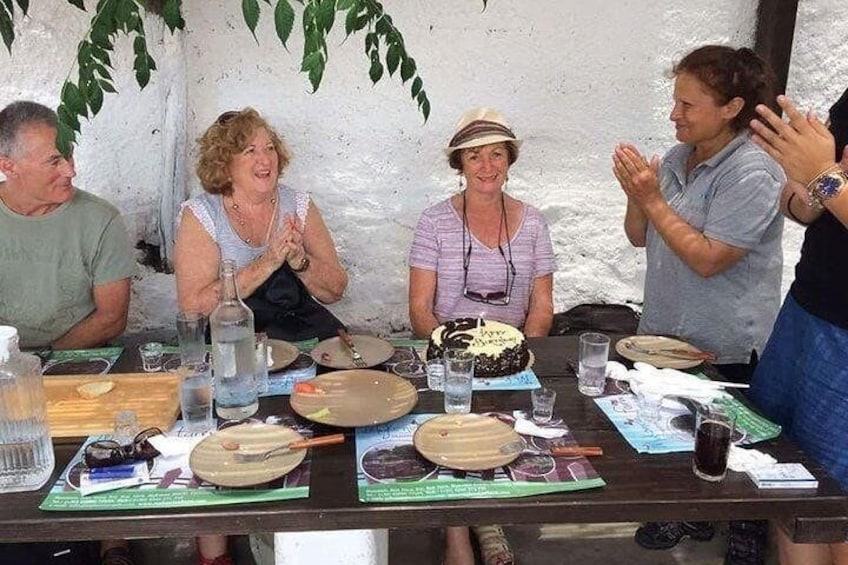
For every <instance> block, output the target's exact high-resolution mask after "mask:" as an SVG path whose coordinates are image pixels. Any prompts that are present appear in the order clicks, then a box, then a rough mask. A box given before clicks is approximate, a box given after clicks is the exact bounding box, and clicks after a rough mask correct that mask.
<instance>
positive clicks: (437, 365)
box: [427, 359, 445, 390]
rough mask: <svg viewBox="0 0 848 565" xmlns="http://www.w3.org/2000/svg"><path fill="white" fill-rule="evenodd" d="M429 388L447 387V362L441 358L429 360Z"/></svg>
mask: <svg viewBox="0 0 848 565" xmlns="http://www.w3.org/2000/svg"><path fill="white" fill-rule="evenodd" d="M427 388H429V389H430V390H444V388H445V364H444V361H442V360H441V359H430V360H429V361H427Z"/></svg>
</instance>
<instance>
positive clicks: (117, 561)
mask: <svg viewBox="0 0 848 565" xmlns="http://www.w3.org/2000/svg"><path fill="white" fill-rule="evenodd" d="M100 565H135V561H133V560H132V556H131V555H130V549H129V548H128V547H113V548H111V549H107V550H106V551H104V552H103V555H101V556H100Z"/></svg>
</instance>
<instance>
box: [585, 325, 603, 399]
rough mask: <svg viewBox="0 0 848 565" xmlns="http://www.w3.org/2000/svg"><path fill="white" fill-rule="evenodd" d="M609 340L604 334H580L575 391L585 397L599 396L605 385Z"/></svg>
mask: <svg viewBox="0 0 848 565" xmlns="http://www.w3.org/2000/svg"><path fill="white" fill-rule="evenodd" d="M609 345H610V339H609V337H607V336H605V335H604V334H600V333H595V332H586V333H582V334H580V338H579V347H580V348H579V350H578V356H577V361H578V369H577V390H579V391H580V392H581V393H582V394H585V395H586V396H600V395H601V394H603V392H604V385H605V384H606V372H607V359H608V358H609Z"/></svg>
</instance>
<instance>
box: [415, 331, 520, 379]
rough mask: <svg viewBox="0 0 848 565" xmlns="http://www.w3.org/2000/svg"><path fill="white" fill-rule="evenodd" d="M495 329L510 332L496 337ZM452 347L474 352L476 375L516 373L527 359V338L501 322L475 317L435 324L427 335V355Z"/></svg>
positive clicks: (432, 355)
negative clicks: (515, 343) (428, 339)
mask: <svg viewBox="0 0 848 565" xmlns="http://www.w3.org/2000/svg"><path fill="white" fill-rule="evenodd" d="M487 330H488V331H487ZM499 330H500V331H502V332H504V331H508V333H509V334H511V335H509V336H506V337H505V338H504V339H500V340H499V339H498V337H497V333H499ZM516 340H517V341H518V342H519V343H518V344H517V345H507V343H514V342H515V341H516ZM499 341H500V342H501V343H498V342H499ZM452 348H457V349H468V350H470V351H471V352H472V353H474V355H475V362H474V376H475V377H479V378H492V377H504V376H507V375H512V374H515V373H519V372H521V371H523V370H524V369H525V368H526V367H527V363H528V361H529V359H530V353H529V351H528V349H527V342H526V341H525V339H524V336H523V335H521V332H520V331H518V330H517V329H515V328H513V327H512V326H509V325H507V324H503V323H501V322H491V321H487V320H481V319H478V318H460V319H458V320H454V321H451V322H445V323H444V324H443V325H442V326H439V327H438V328H436V330H435V331H433V333H432V334H431V336H430V342H429V344H428V346H427V358H428V359H435V358H440V357H442V356H443V355H444V350H445V349H452ZM480 349H486V351H480Z"/></svg>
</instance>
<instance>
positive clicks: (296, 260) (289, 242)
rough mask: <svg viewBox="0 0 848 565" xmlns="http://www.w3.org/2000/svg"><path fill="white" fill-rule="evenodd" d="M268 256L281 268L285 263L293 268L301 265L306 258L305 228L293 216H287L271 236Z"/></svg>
mask: <svg viewBox="0 0 848 565" xmlns="http://www.w3.org/2000/svg"><path fill="white" fill-rule="evenodd" d="M268 256H269V258H270V259H271V260H272V261H273V262H274V264H275V266H276V267H277V268H279V267H280V266H281V265H282V264H283V263H284V262H288V264H289V265H291V266H297V265H300V263H301V262H302V261H303V258H304V257H305V256H306V250H305V249H304V247H303V228H302V227H301V225H300V221H299V220H298V219H297V217H296V216H294V215H293V214H287V215H286V216H285V217H284V218H283V221H282V222H281V224H280V225H279V226H278V227H277V228H276V230H275V231H274V233H273V234H272V235H271V240H270V241H269V242H268Z"/></svg>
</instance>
